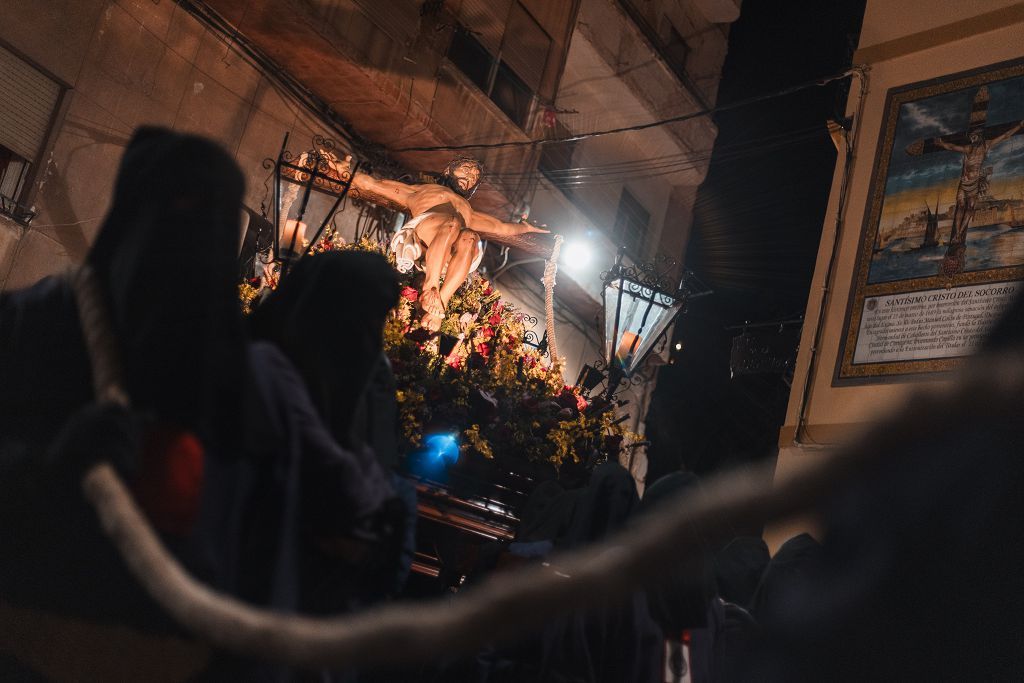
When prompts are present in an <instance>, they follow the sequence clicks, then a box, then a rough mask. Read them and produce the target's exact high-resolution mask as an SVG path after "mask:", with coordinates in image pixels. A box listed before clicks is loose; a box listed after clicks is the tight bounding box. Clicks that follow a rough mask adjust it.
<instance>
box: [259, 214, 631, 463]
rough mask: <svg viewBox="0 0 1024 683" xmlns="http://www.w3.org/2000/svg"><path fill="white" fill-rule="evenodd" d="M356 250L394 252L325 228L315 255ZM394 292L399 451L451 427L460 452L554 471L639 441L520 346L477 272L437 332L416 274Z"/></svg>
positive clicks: (268, 281) (392, 350)
mask: <svg viewBox="0 0 1024 683" xmlns="http://www.w3.org/2000/svg"><path fill="white" fill-rule="evenodd" d="M334 249H360V250H364V251H372V252H375V253H379V254H381V255H383V256H385V257H386V258H388V259H389V260H390V261H391V262H392V265H393V264H394V257H393V256H392V255H391V254H390V253H389V252H388V251H387V249H386V248H385V247H384V246H383V245H381V244H379V243H377V242H375V241H372V240H369V239H363V240H360V241H359V242H356V243H352V244H348V243H345V241H344V240H342V239H341V238H340V237H339V236H338V235H337V234H336V233H333V232H328V233H327V234H325V236H324V238H323V239H322V240H320V241H319V242H318V243H317V245H316V247H314V248H313V249H312V250H311V252H312V253H320V252H324V251H330V250H334ZM398 276H399V281H400V284H401V296H400V298H399V302H398V305H397V306H395V308H394V309H393V310H392V312H391V315H390V316H389V317H388V320H387V322H386V324H385V328H384V349H385V351H386V353H387V355H388V357H389V359H390V360H391V364H392V369H393V372H394V375H395V379H396V384H397V388H398V391H397V401H398V407H399V417H400V424H401V434H400V439H399V441H400V443H399V451H400V453H402V454H403V455H406V456H408V455H411V454H415V453H416V452H417V451H418V450H420V449H422V448H423V447H424V440H425V438H426V437H428V436H429V435H431V434H434V433H445V434H458V435H459V437H460V438H458V439H456V441H457V442H458V444H459V451H460V453H461V455H464V456H467V457H469V458H476V457H480V458H484V459H491V460H496V461H497V462H498V463H500V464H504V465H508V464H509V463H512V462H515V461H519V462H522V461H523V460H525V461H529V462H531V463H534V464H546V465H550V466H552V467H554V468H555V469H558V468H560V467H562V466H564V465H566V464H570V463H571V464H577V465H584V466H592V465H594V464H596V463H598V462H601V461H604V460H606V459H609V458H612V459H614V458H617V457H618V454H619V452H620V450H621V449H622V447H623V443H624V441H625V440H627V439H628V440H638V439H639V437H638V436H637V435H635V434H631V433H629V432H628V431H627V430H626V429H624V428H623V427H622V426H621V425H620V424H617V423H616V419H615V413H614V410H613V409H612V408H613V406H612V405H611V404H610V403H608V402H607V401H606V400H605V399H604V398H603V397H595V398H590V397H588V396H585V395H583V394H582V393H581V392H580V390H579V389H578V388H576V387H571V386H567V385H566V384H565V383H564V380H563V377H562V363H561V361H560V360H559V359H554V360H553V361H551V362H550V363H545V359H544V357H543V356H542V355H541V353H540V352H539V351H538V350H537V349H536V348H533V347H531V346H529V345H525V344H524V343H523V342H524V338H525V336H526V325H525V323H524V315H523V314H522V313H521V312H520V311H518V310H516V308H515V307H514V306H513V305H511V304H509V303H508V302H506V301H505V300H503V299H502V298H501V293H500V292H499V291H498V290H496V289H495V288H494V287H493V286H492V285H491V283H490V282H489V281H488V280H487V279H486V278H484V277H482V276H481V275H479V274H478V273H475V272H474V273H471V274H470V276H469V278H468V279H467V281H466V283H465V284H463V286H462V287H460V288H459V289H458V290H457V291H456V292H455V294H454V295H453V296H452V298H451V300H450V301H449V303H448V308H447V314H446V317H445V320H444V322H443V323H442V325H441V329H440V332H439V333H438V334H431V333H429V332H428V331H426V330H424V329H422V328H420V327H419V325H418V317H419V315H418V298H419V288H418V286H417V285H419V284H421V283H420V282H418V280H419V279H421V278H422V274H419V273H417V272H416V271H413V272H412V273H408V274H401V273H399V274H398ZM276 285H277V280H276V275H275V274H274V273H272V272H268V273H267V274H265V275H264V277H262V278H255V279H253V280H249V281H246V282H243V283H242V284H241V285H240V286H239V297H240V299H241V302H242V306H243V309H244V310H246V311H247V312H248V311H249V310H251V308H252V307H253V305H254V302H255V301H256V300H257V298H258V297H259V295H260V293H261V291H262V289H263V288H265V287H270V288H273V287H276Z"/></svg>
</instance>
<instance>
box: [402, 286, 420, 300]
mask: <svg viewBox="0 0 1024 683" xmlns="http://www.w3.org/2000/svg"><path fill="white" fill-rule="evenodd" d="M401 296H402V298H403V299H405V300H407V301H412V302H415V301H416V300H417V299H419V298H420V293H419V292H417V291H416V290H415V289H414V288H412V287H402V291H401Z"/></svg>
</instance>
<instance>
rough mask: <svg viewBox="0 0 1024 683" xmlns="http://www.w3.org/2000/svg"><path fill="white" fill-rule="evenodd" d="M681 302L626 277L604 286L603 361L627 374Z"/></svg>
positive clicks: (671, 317) (662, 329) (648, 351)
mask: <svg viewBox="0 0 1024 683" xmlns="http://www.w3.org/2000/svg"><path fill="white" fill-rule="evenodd" d="M681 304H682V302H681V301H678V300H676V299H675V298H674V297H672V296H669V295H667V294H664V293H662V292H658V291H656V290H653V289H651V288H650V287H645V286H644V285H642V284H640V283H638V282H635V281H633V280H629V279H625V278H623V279H620V280H613V281H612V282H610V283H609V284H608V285H606V286H605V361H606V362H607V363H608V364H609V366H611V364H612V363H614V364H616V365H618V367H619V368H621V369H622V371H623V372H625V373H626V374H627V375H629V374H630V373H631V372H632V371H633V370H635V369H636V368H637V366H639V365H640V362H641V361H642V360H643V359H644V357H646V356H647V354H648V353H650V351H651V349H652V348H653V346H654V342H656V341H657V340H658V338H659V337H660V336H661V334H662V333H663V332H664V331H665V329H666V328H667V327H668V326H669V325H670V324H671V323H672V320H673V319H674V318H675V316H676V313H678V311H679V308H680V306H681ZM616 310H618V316H617V317H618V325H617V326H616Z"/></svg>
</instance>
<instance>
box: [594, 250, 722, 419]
mask: <svg viewBox="0 0 1024 683" xmlns="http://www.w3.org/2000/svg"><path fill="white" fill-rule="evenodd" d="M624 256H625V254H624V252H623V251H622V250H620V251H619V254H618V256H617V257H616V259H615V263H614V265H612V267H611V268H610V269H609V270H608V271H607V272H605V273H604V274H602V276H601V279H602V281H603V283H604V292H603V296H604V321H605V322H604V324H605V336H604V345H605V353H604V359H603V361H604V366H605V368H607V373H608V374H607V377H608V389H607V391H606V398H608V399H609V400H610V399H611V398H612V396H613V395H614V394H615V390H616V389H617V388H618V386H619V384H620V383H621V382H622V380H623V379H626V378H630V377H632V376H633V375H634V373H636V371H637V370H638V369H639V368H640V366H641V364H642V363H643V362H644V360H645V359H646V358H647V356H648V355H649V354H650V353H651V351H652V350H653V349H654V348H655V344H656V343H657V341H658V340H659V339H660V338H661V337H662V335H664V334H665V333H666V332H667V331H668V329H669V327H670V326H671V325H672V323H673V322H674V321H675V319H676V316H678V315H679V313H680V312H681V311H682V310H683V307H684V305H685V304H686V301H687V299H688V298H693V297H694V296H701V295H704V294H710V293H711V292H710V290H707V289H706V288H704V287H703V286H701V287H700V289H699V290H698V291H694V290H693V288H692V287H691V286H690V283H691V281H692V280H693V279H694V278H693V276H692V274H691V273H689V272H688V271H685V272H684V274H683V277H682V279H681V280H680V281H679V284H678V286H673V284H672V281H670V280H669V279H668V278H669V275H670V274H671V273H672V271H674V269H675V266H676V262H675V260H674V259H671V258H668V257H660V258H659V259H658V260H657V261H656V262H655V263H639V264H635V265H626V263H625V262H624ZM598 369H600V368H598Z"/></svg>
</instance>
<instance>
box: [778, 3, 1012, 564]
mask: <svg viewBox="0 0 1024 683" xmlns="http://www.w3.org/2000/svg"><path fill="white" fill-rule="evenodd" d="M1021 56H1024V3H1020V2H1017V3H1012V2H1006V1H1005V0H1002V1H1000V0H976V1H972V2H962V1H959V2H954V1H953V0H941V1H940V2H936V1H935V0H901V1H900V2H892V1H891V0H869V2H868V4H867V10H866V14H865V17H864V24H863V29H862V33H861V41H860V46H859V49H858V51H857V53H856V54H855V56H854V63H855V64H866V65H867V66H868V67H870V70H869V72H868V84H869V88H868V92H867V95H866V98H865V101H864V106H863V114H862V116H861V120H860V121H858V122H856V123H855V125H856V126H859V128H860V134H859V140H858V142H857V147H856V150H855V158H854V160H853V162H852V166H851V169H850V172H851V174H852V175H851V182H850V189H849V202H848V207H847V210H846V215H845V219H844V220H843V222H842V225H841V226H840V228H839V232H838V235H839V236H838V239H839V250H838V253H837V259H836V264H835V269H834V272H833V277H832V282H831V283H830V285H829V286H830V288H831V292H830V294H829V300H828V304H827V307H826V311H825V324H824V328H823V333H822V336H821V339H820V341H819V343H818V351H817V353H816V354H815V358H814V368H813V381H812V382H811V386H810V391H809V394H808V396H809V398H808V402H807V409H806V412H805V414H804V424H805V430H804V432H802V433H801V434H800V436H799V438H798V443H795V442H794V436H795V435H796V434H795V433H796V426H797V423H798V414H799V410H800V405H801V403H802V400H803V388H804V385H805V382H806V378H807V373H808V366H809V362H810V359H811V349H812V346H813V338H814V334H815V330H816V327H817V325H818V319H819V311H820V307H821V301H822V296H823V292H824V290H825V272H826V269H827V266H828V261H829V258H830V256H831V252H832V245H833V239H834V237H835V235H836V212H837V205H838V191H839V186H840V183H841V178H842V175H843V162H842V160H840V161H839V162H838V163H837V168H836V173H835V176H834V178H833V184H832V193H831V197H830V201H829V205H828V211H827V214H826V216H825V221H824V226H823V230H822V240H821V244H820V247H819V251H818V259H817V263H816V266H815V274H814V279H813V283H812V287H811V292H810V295H809V297H808V305H807V312H806V316H805V324H804V330H803V336H802V339H801V342H800V353H799V356H798V358H797V367H796V374H795V378H794V382H793V391H792V394H791V395H790V403H789V409H788V411H787V415H786V422H785V425H784V426H783V428H782V430H781V433H780V439H779V445H780V453H779V461H778V465H777V468H776V475H777V476H779V475H781V474H783V473H785V472H788V471H791V470H793V469H795V468H798V467H800V465H801V464H803V463H805V462H808V461H811V460H813V459H814V458H815V457H817V456H818V455H819V454H820V453H821V452H822V450H823V449H825V450H827V448H828V447H829V446H832V445H835V444H836V443H839V442H841V441H842V440H843V439H844V438H848V436H849V435H850V434H851V433H852V432H853V431H855V430H856V429H857V428H858V427H860V426H862V425H863V424H864V423H866V422H870V421H871V419H872V418H873V417H874V416H875V415H878V414H880V413H882V412H885V411H887V410H889V409H891V408H892V407H893V406H894V405H897V404H899V403H900V402H901V401H902V400H904V399H905V397H906V396H907V393H908V391H909V390H911V389H912V388H914V387H915V386H916V385H919V384H921V383H922V382H941V381H943V379H942V377H941V376H930V377H929V376H922V377H915V378H911V377H903V378H898V381H891V382H889V383H885V384H870V385H860V386H840V387H833V386H832V381H833V374H834V372H835V367H836V360H837V357H838V353H839V348H840V340H841V336H842V333H843V325H844V318H845V315H846V307H847V302H848V300H849V296H850V289H851V286H852V283H853V279H854V266H855V262H856V256H857V249H858V245H859V242H860V236H861V227H862V225H863V221H864V213H865V210H866V208H867V205H868V191H869V186H870V182H871V175H872V172H873V170H874V164H875V162H876V159H875V154H876V149H877V145H878V136H879V132H880V128H881V124H882V116H883V110H884V105H885V98H886V94H887V92H888V90H889V89H890V88H893V87H897V86H902V85H906V84H908V83H914V82H917V81H923V80H927V79H931V78H937V77H941V76H945V75H947V74H952V73H956V72H959V71H966V70H969V69H974V68H978V67H983V66H986V65H988V64H993V63H996V62H1001V61H1005V60H1009V59H1014V58H1018V57H1021ZM857 105H858V83H857V82H856V81H855V82H854V85H853V87H852V88H851V96H850V101H849V104H848V110H847V113H848V114H851V115H852V114H853V113H855V112H856V110H857ZM803 528H806V527H804V526H803V525H802V524H795V525H779V526H776V527H774V528H772V529H769V530H768V532H767V533H766V537H767V540H768V542H769V546H770V547H772V548H773V549H774V548H775V547H777V546H778V545H779V543H780V542H781V541H784V540H785V539H786V538H787V537H789V536H790V535H792V533H793V532H794V531H799V530H802V529H803Z"/></svg>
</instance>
